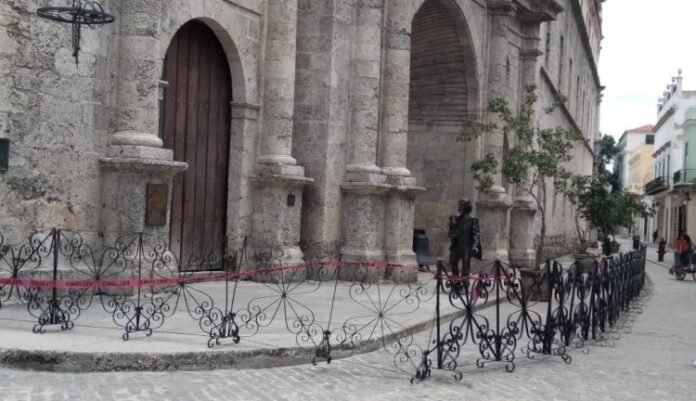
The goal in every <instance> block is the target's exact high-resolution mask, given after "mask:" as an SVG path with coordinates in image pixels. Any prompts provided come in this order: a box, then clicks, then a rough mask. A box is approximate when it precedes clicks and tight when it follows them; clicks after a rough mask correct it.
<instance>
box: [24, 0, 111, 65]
mask: <svg viewBox="0 0 696 401" xmlns="http://www.w3.org/2000/svg"><path fill="white" fill-rule="evenodd" d="M67 2H68V4H69V5H70V6H68V7H41V8H39V9H38V10H37V11H36V13H37V14H38V16H39V17H41V18H45V19H48V20H51V21H58V22H64V23H68V24H71V25H72V45H73V57H75V65H77V64H79V62H80V59H79V54H80V42H81V40H82V26H83V25H87V26H88V27H90V28H94V27H95V26H96V25H104V24H110V23H112V22H114V20H115V18H114V16H113V15H111V14H109V13H107V12H105V11H104V7H102V5H101V4H99V3H97V2H96V1H91V0H67Z"/></svg>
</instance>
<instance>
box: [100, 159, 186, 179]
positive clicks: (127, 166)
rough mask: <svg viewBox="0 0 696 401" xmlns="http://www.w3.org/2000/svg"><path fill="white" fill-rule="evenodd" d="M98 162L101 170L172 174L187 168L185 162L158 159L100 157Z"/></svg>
mask: <svg viewBox="0 0 696 401" xmlns="http://www.w3.org/2000/svg"><path fill="white" fill-rule="evenodd" d="M99 162H100V165H101V168H102V170H104V171H115V172H120V173H158V174H163V175H174V174H177V173H180V172H182V171H185V170H186V169H187V168H188V163H185V162H177V161H170V160H158V159H139V158H117V157H102V158H101V159H99Z"/></svg>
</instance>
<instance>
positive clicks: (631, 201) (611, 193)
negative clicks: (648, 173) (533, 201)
mask: <svg viewBox="0 0 696 401" xmlns="http://www.w3.org/2000/svg"><path fill="white" fill-rule="evenodd" d="M612 179H613V175H612V174H605V173H602V171H601V167H600V171H599V174H597V175H596V176H592V177H581V176H576V177H573V178H572V179H571V180H570V185H569V186H568V187H567V188H564V189H563V190H564V193H565V194H566V196H567V197H568V199H569V200H570V202H571V203H572V204H573V205H574V206H575V221H576V225H577V226H578V237H579V239H580V241H581V242H586V241H587V234H588V232H587V229H586V228H582V225H581V221H582V220H585V221H587V222H589V223H590V225H591V227H593V228H596V229H599V230H600V231H601V232H602V234H603V235H609V234H613V233H614V229H615V228H616V227H626V228H630V227H631V226H632V225H633V222H634V221H635V219H636V217H646V216H650V215H652V214H653V213H654V212H653V210H652V209H651V208H649V207H648V206H647V205H646V204H645V203H644V202H643V198H642V196H640V195H638V194H633V193H629V192H623V191H620V190H613V187H612V185H611V183H612Z"/></svg>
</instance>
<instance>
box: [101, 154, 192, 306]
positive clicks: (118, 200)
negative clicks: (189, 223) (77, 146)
mask: <svg viewBox="0 0 696 401" xmlns="http://www.w3.org/2000/svg"><path fill="white" fill-rule="evenodd" d="M138 148H143V147H138ZM112 150H113V151H115V152H116V153H119V154H121V153H120V152H119V150H118V149H112ZM131 151H137V152H141V153H149V152H150V150H149V149H130V148H129V149H127V150H126V151H125V152H124V153H123V154H125V155H128V156H133V155H134V154H133V153H132V152H131ZM153 153H157V154H158V156H166V151H165V150H164V149H154V150H153ZM169 156H170V157H169V160H166V157H163V158H154V159H152V158H138V157H103V158H102V159H101V160H100V162H101V171H102V174H103V178H102V211H101V219H102V230H103V232H104V244H105V245H106V246H114V245H115V244H116V243H117V241H119V239H120V238H124V237H123V236H129V235H130V236H132V235H135V233H140V232H142V233H146V234H150V235H153V236H155V237H157V238H158V239H160V240H161V241H163V243H165V244H167V245H169V215H170V211H171V203H170V199H171V193H172V181H173V178H174V175H176V174H177V173H180V172H182V171H184V170H186V168H188V164H187V163H181V162H175V161H172V160H171V151H170V154H169ZM150 184H161V185H165V186H166V188H167V195H166V199H163V200H161V202H163V203H162V204H160V205H158V207H159V208H160V210H161V208H165V209H166V213H165V214H164V216H165V218H164V219H163V220H161V221H160V222H158V223H156V224H155V225H148V223H147V203H148V199H147V188H148V185H150ZM126 238H127V237H126ZM126 240H127V239H126ZM173 268H176V267H173ZM135 275H136V272H135V271H132V270H126V271H123V272H122V273H121V274H120V275H119V276H118V278H132V277H135ZM126 295H131V291H130V290H128V291H126Z"/></svg>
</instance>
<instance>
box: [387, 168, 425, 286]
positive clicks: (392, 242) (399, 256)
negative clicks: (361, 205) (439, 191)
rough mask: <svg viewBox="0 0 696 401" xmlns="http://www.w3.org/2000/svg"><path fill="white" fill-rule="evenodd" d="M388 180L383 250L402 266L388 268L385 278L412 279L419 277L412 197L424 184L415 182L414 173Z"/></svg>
mask: <svg viewBox="0 0 696 401" xmlns="http://www.w3.org/2000/svg"><path fill="white" fill-rule="evenodd" d="M388 182H389V183H390V184H391V185H392V189H391V191H390V192H389V195H388V198H387V213H386V216H385V222H384V223H385V225H386V232H385V250H386V255H387V260H388V261H389V262H392V263H395V264H399V265H403V267H399V268H394V269H389V270H388V274H387V278H388V279H390V280H392V281H394V282H397V283H413V282H416V281H417V280H418V260H417V259H416V254H415V253H414V252H413V249H412V248H413V223H414V221H415V214H416V201H415V198H416V196H417V194H419V193H421V192H425V188H424V187H420V186H417V185H416V179H415V178H414V177H403V176H390V177H389V178H388Z"/></svg>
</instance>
